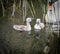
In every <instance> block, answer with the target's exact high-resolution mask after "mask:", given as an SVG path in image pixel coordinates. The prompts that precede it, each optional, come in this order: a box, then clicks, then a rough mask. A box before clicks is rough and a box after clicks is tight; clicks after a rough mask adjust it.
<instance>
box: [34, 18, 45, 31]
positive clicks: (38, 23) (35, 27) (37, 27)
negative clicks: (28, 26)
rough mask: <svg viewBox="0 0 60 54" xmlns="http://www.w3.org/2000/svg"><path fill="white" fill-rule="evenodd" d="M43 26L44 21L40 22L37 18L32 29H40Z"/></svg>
mask: <svg viewBox="0 0 60 54" xmlns="http://www.w3.org/2000/svg"><path fill="white" fill-rule="evenodd" d="M44 27H45V26H44V23H42V22H41V20H40V19H37V20H36V24H35V25H34V29H37V30H41V29H43V28H44Z"/></svg>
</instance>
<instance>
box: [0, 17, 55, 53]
mask: <svg viewBox="0 0 60 54" xmlns="http://www.w3.org/2000/svg"><path fill="white" fill-rule="evenodd" d="M20 22H22V20H20V21H19V19H16V18H8V17H1V18H0V54H3V53H6V54H43V50H44V47H45V46H46V43H47V40H48V37H49V39H50V44H49V45H50V47H51V45H52V43H53V39H54V35H51V34H49V32H48V30H47V32H46V28H44V29H42V30H41V31H39V32H35V30H34V28H33V26H34V23H35V22H34V21H33V22H32V23H33V24H31V25H32V28H33V29H32V31H31V32H30V33H29V32H19V31H16V30H14V29H13V25H14V24H22V23H20Z"/></svg>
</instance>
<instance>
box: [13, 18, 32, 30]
mask: <svg viewBox="0 0 60 54" xmlns="http://www.w3.org/2000/svg"><path fill="white" fill-rule="evenodd" d="M32 19H33V18H27V19H26V25H13V28H14V29H15V30H18V31H31V25H30V22H31V21H32Z"/></svg>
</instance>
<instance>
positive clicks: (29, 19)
mask: <svg viewBox="0 0 60 54" xmlns="http://www.w3.org/2000/svg"><path fill="white" fill-rule="evenodd" d="M33 19H34V18H27V19H26V22H29V23H30V22H31V21H32V20H33Z"/></svg>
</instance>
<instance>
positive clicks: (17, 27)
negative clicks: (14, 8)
mask: <svg viewBox="0 0 60 54" xmlns="http://www.w3.org/2000/svg"><path fill="white" fill-rule="evenodd" d="M25 27H26V26H25V25H13V28H14V29H15V30H19V31H23V30H24V28H25Z"/></svg>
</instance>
